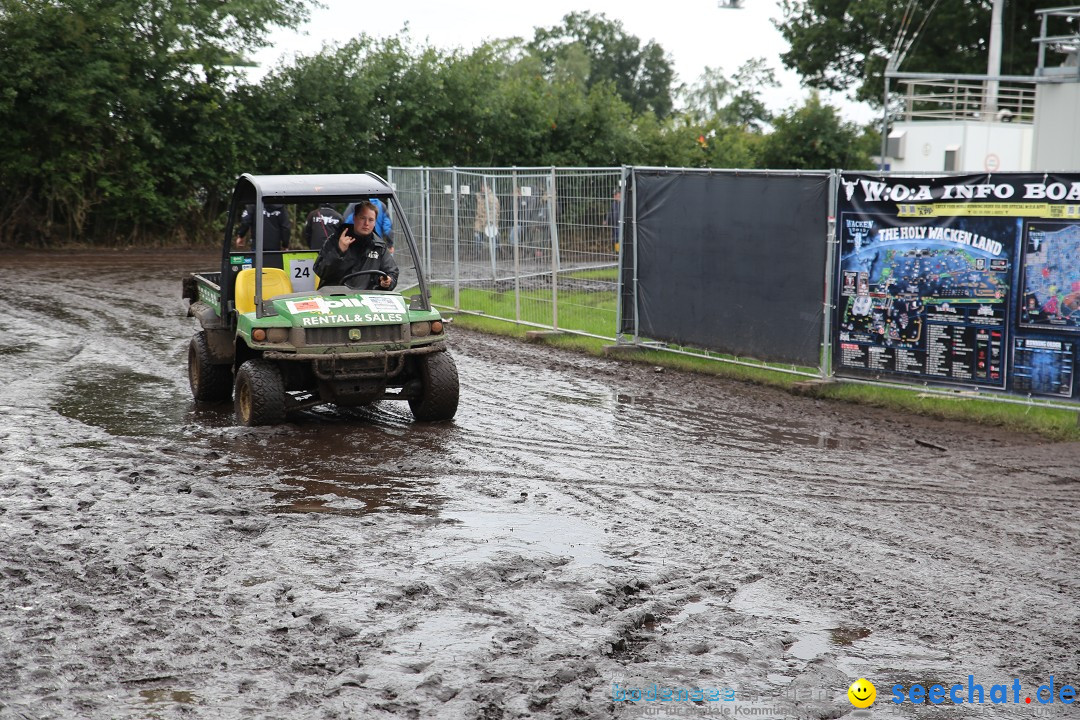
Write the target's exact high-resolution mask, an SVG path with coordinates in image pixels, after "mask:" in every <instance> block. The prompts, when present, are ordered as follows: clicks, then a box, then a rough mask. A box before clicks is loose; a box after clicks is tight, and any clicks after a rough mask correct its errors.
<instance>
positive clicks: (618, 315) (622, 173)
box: [615, 165, 629, 344]
mask: <svg viewBox="0 0 1080 720" xmlns="http://www.w3.org/2000/svg"><path fill="white" fill-rule="evenodd" d="M626 170H627V168H626V166H625V165H623V166H622V168H621V169H620V170H619V198H620V199H619V219H618V223H619V229H618V234H617V235H616V237H617V238H618V240H617V242H618V243H619V251H618V253H617V255H618V257H617V258H616V270H615V342H616V344H618V343H620V342H622V336H623V331H622V315H623V313H622V306H623V303H622V299H623V250H624V249H625V248H626V238H625V237H624V236H623V231H624V228H623V221H624V220H625V219H626V201H627V199H628V197H629V196H628V194H627V192H626Z"/></svg>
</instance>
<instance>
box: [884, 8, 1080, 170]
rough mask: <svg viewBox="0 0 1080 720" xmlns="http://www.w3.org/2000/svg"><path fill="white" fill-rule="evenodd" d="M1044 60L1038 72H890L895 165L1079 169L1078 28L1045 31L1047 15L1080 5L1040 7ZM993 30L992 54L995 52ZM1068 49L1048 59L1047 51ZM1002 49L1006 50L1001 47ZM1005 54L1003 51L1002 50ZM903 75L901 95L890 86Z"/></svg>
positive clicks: (887, 150) (1075, 15)
mask: <svg viewBox="0 0 1080 720" xmlns="http://www.w3.org/2000/svg"><path fill="white" fill-rule="evenodd" d="M1036 13H1037V14H1039V15H1041V16H1042V33H1041V35H1040V36H1039V37H1038V38H1036V39H1035V42H1037V43H1038V44H1039V62H1038V67H1037V68H1036V70H1035V74H1034V75H1033V76H1032V77H1017V76H1000V75H996V74H987V75H932V74H929V73H904V72H896V71H888V72H886V76H885V77H886V79H885V97H886V107H890V106H892V107H896V106H897V105H898V101H902V108H900V109H899V110H895V111H894V112H892V113H890V119H891V122H890V123H889V124H888V127H889V133H888V136H887V137H886V138H884V139H883V142H882V150H883V154H884V156H885V165H886V168H885V169H888V170H891V171H894V172H942V171H946V172H948V171H956V172H997V171H1004V170H1016V171H1032V170H1043V171H1047V172H1049V171H1073V172H1075V171H1076V170H1078V169H1080V63H1078V62H1077V59H1078V55H1080V33H1074V34H1072V35H1065V36H1050V35H1047V32H1046V30H1047V21H1048V19H1049V18H1052V17H1058V18H1062V17H1063V18H1065V19H1067V20H1069V19H1071V20H1072V22H1075V21H1076V20H1078V19H1080V6H1078V7H1071V8H1055V9H1048V10H1037V11H1036ZM993 44H994V43H993V36H992V37H991V57H992V58H993V54H994V53H993ZM1048 50H1049V51H1051V52H1055V53H1060V54H1063V55H1064V62H1062V64H1061V65H1058V66H1053V67H1050V66H1047V65H1045V59H1046V54H1047V51H1048ZM998 52H999V53H1000V50H999V51H998ZM999 57H1000V55H999ZM890 80H899V84H900V86H901V89H902V93H903V95H902V97H899V96H898V94H893V93H891V92H890Z"/></svg>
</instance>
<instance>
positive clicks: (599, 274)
mask: <svg viewBox="0 0 1080 720" xmlns="http://www.w3.org/2000/svg"><path fill="white" fill-rule="evenodd" d="M559 276H560V277H568V278H574V279H576V280H604V281H607V282H611V283H615V282H618V281H619V269H618V268H613V267H612V268H596V269H594V270H574V271H572V272H567V273H559Z"/></svg>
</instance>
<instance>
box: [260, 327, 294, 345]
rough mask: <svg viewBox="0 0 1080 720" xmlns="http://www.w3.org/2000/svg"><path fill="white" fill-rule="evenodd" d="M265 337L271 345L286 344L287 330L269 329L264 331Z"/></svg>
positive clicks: (287, 338)
mask: <svg viewBox="0 0 1080 720" xmlns="http://www.w3.org/2000/svg"><path fill="white" fill-rule="evenodd" d="M266 337H268V338H269V339H270V342H272V343H283V342H288V341H289V328H270V329H269V330H267V331H266Z"/></svg>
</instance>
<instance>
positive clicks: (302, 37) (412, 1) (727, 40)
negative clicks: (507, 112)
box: [255, 0, 873, 122]
mask: <svg viewBox="0 0 1080 720" xmlns="http://www.w3.org/2000/svg"><path fill="white" fill-rule="evenodd" d="M323 4H324V5H325V6H326V9H324V10H315V11H313V12H312V19H311V22H309V23H308V24H307V25H306V26H305V27H304V28H303V29H302V30H301V31H300V32H277V33H274V35H273V36H272V41H273V43H272V45H271V47H269V48H267V49H266V50H263V51H262V52H260V53H259V54H257V55H256V56H255V60H256V61H257V62H259V63H260V65H261V66H262V68H264V69H268V68H269V67H271V66H272V65H273V64H274V63H275V62H276V61H278V60H279V59H280V58H282V57H285V58H286V59H287V58H289V57H291V56H292V55H293V54H295V53H302V54H312V53H314V52H316V51H318V50H319V49H320V48H321V47H322V45H323V43H325V42H332V43H340V42H342V41H344V40H346V39H347V38H349V37H352V36H354V35H357V34H359V33H360V32H362V31H363V32H367V33H368V34H369V35H374V36H377V37H385V36H388V35H395V34H397V33H398V32H399V31H400V30H401V29H402V27H403V26H404V25H405V23H408V26H409V32H410V35H411V36H412V38H413V40H414V41H424V40H426V41H428V42H430V43H431V44H432V45H434V46H436V47H440V48H453V47H463V48H466V49H470V48H473V47H475V46H476V45H478V44H479V43H481V42H483V41H484V40H491V39H496V38H507V37H514V36H517V37H523V38H526V39H528V38H531V37H532V35H533V28H535V27H538V26H539V27H550V26H552V25H556V24H559V23H560V21H561V20H562V18H563V17H564V16H565V15H566V14H568V13H571V12H574V11H584V10H588V11H591V12H594V13H603V14H604V15H606V16H607V17H608V19H611V20H620V21H621V22H622V24H623V28H624V30H625V31H626V32H627V33H629V34H631V35H636V36H637V37H638V38H640V39H641V41H642V42H643V43H645V42H648V41H649V40H654V41H656V42H657V43H659V44H660V45H661V46H662V47H663V48H664V50H665V51H666V52H667V53H668V55H669V56H670V57H671V58H672V59H673V60H674V65H675V72H676V73H678V81H679V82H682V83H686V84H690V83H693V82H695V81H696V80H697V79H698V77H699V76H700V74H701V72H702V71H703V70H704V68H705V67H706V66H710V67H714V68H716V67H719V68H722V69H723V71H724V73H725V75H727V76H729V77H730V76H731V74H733V73H734V72H735V70H737V69H738V68H739V66H740V65H742V64H743V63H744V62H746V61H747V60H750V59H751V58H755V57H762V58H765V60H766V62H767V63H768V64H769V65H770V66H771V67H772V68H773V70H774V71H775V72H776V75H777V79H779V80H780V81H781V83H782V87H781V88H780V89H779V90H776V91H772V92H769V93H768V94H767V95H765V96H764V97H765V100H766V103H767V104H768V106H769V108H770V109H771V110H773V111H777V112H778V111H780V110H783V109H785V108H787V107H788V106H790V105H793V104H801V102H802V100H803V98H805V97H806V95H807V91H806V90H804V89H803V88H801V87H800V86H799V79H798V76H797V75H795V73H793V72H790V71H787V70H784V69H783V66H782V64H781V62H780V58H779V55H780V53H782V52H784V51H785V50H787V43H786V42H785V41H784V39H783V37H782V36H781V35H780V32H779V31H778V30H777V29H776V28H775V27H773V24H772V19H774V18H779V17H780V9H779V6H778V4H777V2H776V0H744V2H743V8H742V9H739V10H728V9H721V8H719V7H717V0H671V2H667V3H664V2H648V3H645V2H632V3H631V2H627V1H626V0H584V1H581V0H579V1H578V2H570V1H569V0H537V1H536V2H515V1H514V0H457V1H456V2H450V1H448V0H438V1H436V0H400V1H399V2H397V3H366V2H357V0H323ZM826 99H827V100H828V101H830V102H832V103H834V104H836V105H841V106H842V108H843V112H844V116H845V118H846V119H848V120H853V121H857V122H867V121H868V120H870V119H872V118H873V113H871V112H870V111H869V109H868V108H866V107H865V106H861V105H859V106H857V105H855V104H853V103H850V102H847V101H844V99H843V98H842V97H828V98H826Z"/></svg>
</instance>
